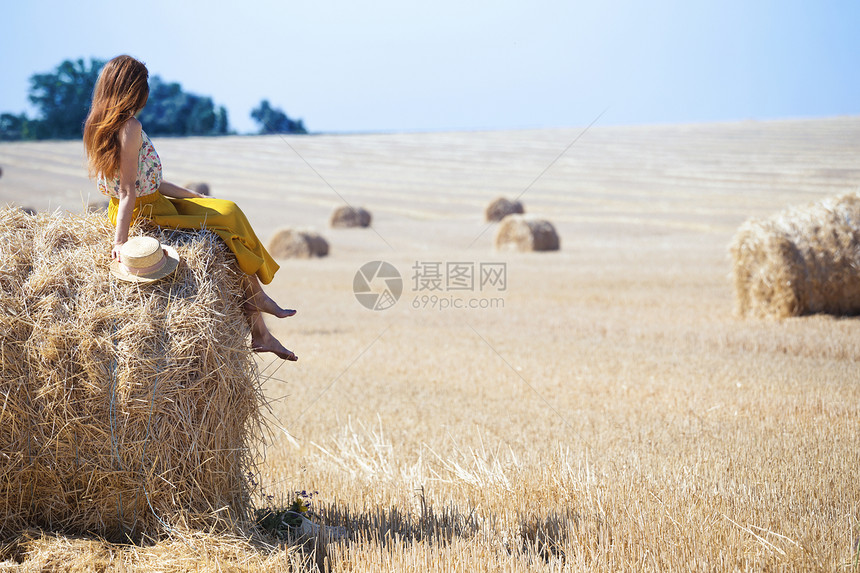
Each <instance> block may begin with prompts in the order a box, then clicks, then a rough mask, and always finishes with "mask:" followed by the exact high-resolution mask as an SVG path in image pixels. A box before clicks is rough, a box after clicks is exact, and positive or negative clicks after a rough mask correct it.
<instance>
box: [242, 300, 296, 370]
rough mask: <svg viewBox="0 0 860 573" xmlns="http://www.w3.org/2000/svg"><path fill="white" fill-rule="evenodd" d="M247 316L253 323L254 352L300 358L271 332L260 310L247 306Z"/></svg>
mask: <svg viewBox="0 0 860 573" xmlns="http://www.w3.org/2000/svg"><path fill="white" fill-rule="evenodd" d="M245 316H247V317H248V322H249V323H250V324H251V350H253V351H254V352H273V353H275V354H276V355H277V356H278V357H279V358H282V359H284V360H290V361H292V362H295V361H296V360H298V359H299V357H298V356H296V355H295V353H294V352H293V351H292V350H288V349H287V348H285V347H284V345H283V344H281V343H280V341H278V339H277V338H275V337H274V336H272V333H271V332H269V329H268V327H266V323H265V322H263V315H262V314H260V311H258V310H254V309H251V308H248V307H247V306H246V307H245Z"/></svg>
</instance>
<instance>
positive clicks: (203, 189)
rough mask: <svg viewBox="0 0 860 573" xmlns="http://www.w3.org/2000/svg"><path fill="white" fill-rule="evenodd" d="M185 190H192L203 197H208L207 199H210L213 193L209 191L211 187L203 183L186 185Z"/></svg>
mask: <svg viewBox="0 0 860 573" xmlns="http://www.w3.org/2000/svg"><path fill="white" fill-rule="evenodd" d="M185 188H186V189H190V190H192V191H196V192H197V193H200V194H201V195H206V196H207V197H209V196H210V195H211V194H212V193H211V191H210V190H209V185H208V184H206V183H202V182H198V183H186V184H185Z"/></svg>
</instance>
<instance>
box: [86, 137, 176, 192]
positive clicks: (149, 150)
mask: <svg viewBox="0 0 860 573" xmlns="http://www.w3.org/2000/svg"><path fill="white" fill-rule="evenodd" d="M140 135H141V138H142V139H143V141H142V142H141V144H140V153H139V154H138V158H137V181H135V183H134V191H135V195H136V196H137V197H143V196H144V195H149V194H150V193H155V192H156V191H158V188H159V187H160V186H161V178H162V175H161V159H160V158H159V157H158V153H156V152H155V147H153V145H152V142H151V141H150V140H149V136H148V135H146V132H145V131H143V130H140ZM98 184H99V191H101V192H102V194H104V195H108V196H110V197H119V176H118V175H117V177H115V178H114V179H111V180H107V179H105V177H104V176H103V175H101V174H100V175H99V178H98Z"/></svg>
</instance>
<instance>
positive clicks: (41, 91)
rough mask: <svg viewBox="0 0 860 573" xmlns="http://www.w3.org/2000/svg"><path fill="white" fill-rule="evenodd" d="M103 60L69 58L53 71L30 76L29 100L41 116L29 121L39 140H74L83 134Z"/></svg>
mask: <svg viewBox="0 0 860 573" xmlns="http://www.w3.org/2000/svg"><path fill="white" fill-rule="evenodd" d="M104 64H105V62H104V61H103V60H96V59H90V63H89V66H87V64H85V63H84V61H83V60H82V59H78V60H76V61H74V62H73V61H71V60H66V61H64V62H63V63H62V64H60V65H59V66H57V69H56V70H55V71H53V72H49V73H45V74H34V75H33V76H32V77H30V95H29V99H30V102H31V103H32V104H33V105H34V106H36V109H37V110H38V111H39V117H38V118H37V119H35V120H32V121H31V122H30V124H31V128H32V130H33V135H34V136H35V138H36V139H72V138H79V137H81V136H82V135H83V133H84V121H85V120H86V118H87V113H88V112H89V109H90V99H91V98H92V94H93V86H95V84H96V79H98V75H99V70H101V68H102V66H103V65H104Z"/></svg>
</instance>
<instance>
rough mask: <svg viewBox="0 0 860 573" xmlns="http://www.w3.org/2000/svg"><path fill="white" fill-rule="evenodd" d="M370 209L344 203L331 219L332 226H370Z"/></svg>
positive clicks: (333, 213)
mask: <svg viewBox="0 0 860 573" xmlns="http://www.w3.org/2000/svg"><path fill="white" fill-rule="evenodd" d="M370 219H371V217H370V211H368V210H367V209H365V208H364V207H352V206H350V205H342V206H340V207H338V208H337V209H335V210H334V212H332V214H331V218H330V219H329V225H330V226H332V227H335V228H337V227H369V226H370Z"/></svg>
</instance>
